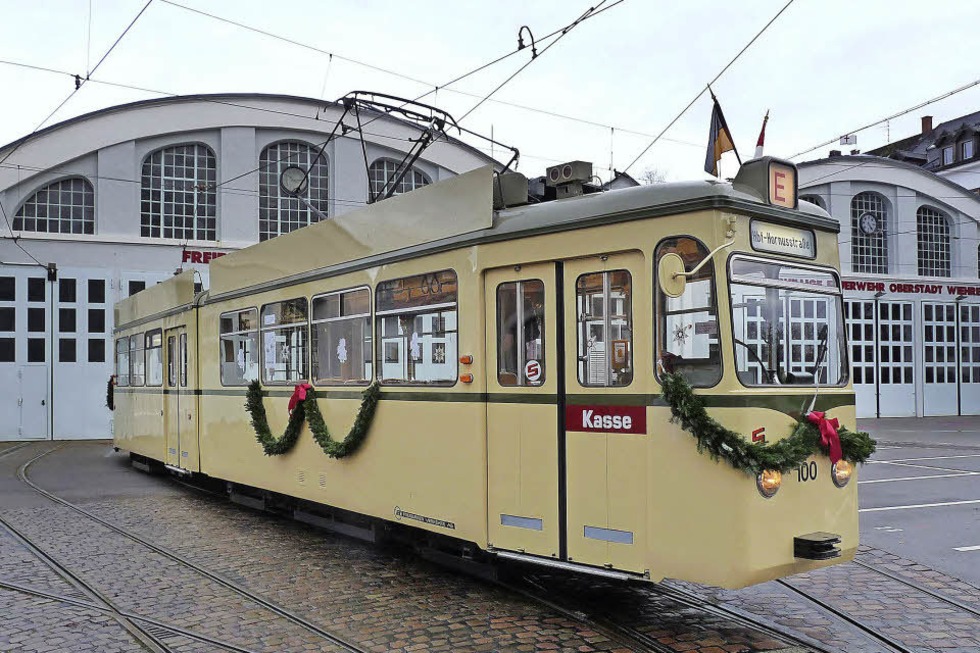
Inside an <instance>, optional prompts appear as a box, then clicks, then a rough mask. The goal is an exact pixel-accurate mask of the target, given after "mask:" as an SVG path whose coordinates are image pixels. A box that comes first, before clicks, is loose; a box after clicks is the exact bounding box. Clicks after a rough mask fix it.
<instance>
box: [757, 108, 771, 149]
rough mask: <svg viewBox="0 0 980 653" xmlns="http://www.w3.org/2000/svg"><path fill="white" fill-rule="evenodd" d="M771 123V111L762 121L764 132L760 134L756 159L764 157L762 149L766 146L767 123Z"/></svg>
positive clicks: (767, 112)
mask: <svg viewBox="0 0 980 653" xmlns="http://www.w3.org/2000/svg"><path fill="white" fill-rule="evenodd" d="M767 122H769V111H768V110H767V111H766V117H765V118H763V119H762V131H760V132H759V141H758V142H757V143H756V144H755V158H757V159H758V158H759V157H761V156H762V147H763V146H764V145H765V144H766V123H767Z"/></svg>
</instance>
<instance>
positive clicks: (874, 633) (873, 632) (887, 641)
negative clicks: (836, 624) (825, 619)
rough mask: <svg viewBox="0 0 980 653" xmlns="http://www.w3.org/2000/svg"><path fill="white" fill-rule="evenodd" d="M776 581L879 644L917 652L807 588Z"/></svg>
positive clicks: (906, 652) (907, 652) (900, 651)
mask: <svg viewBox="0 0 980 653" xmlns="http://www.w3.org/2000/svg"><path fill="white" fill-rule="evenodd" d="M776 582H777V583H778V584H779V585H781V586H783V587H785V588H786V589H788V590H790V591H791V592H793V593H794V594H796V595H798V596H800V597H802V598H803V599H805V600H807V601H808V602H810V603H812V604H813V605H816V606H818V607H819V608H821V609H822V610H824V611H825V612H828V613H830V614H832V615H834V616H835V617H836V618H837V619H839V620H841V621H843V622H845V623H847V624H848V625H850V626H852V627H854V628H857V629H858V630H859V631H861V632H862V633H864V634H865V635H867V636H868V637H871V638H872V639H873V640H875V641H877V642H878V643H879V644H881V645H883V646H885V647H886V648H887V649H888V650H890V651H894V652H895V653H916V652H915V651H914V650H913V649H910V648H908V647H907V646H905V645H904V644H902V643H901V642H899V641H897V640H895V639H894V638H893V637H889V636H888V635H886V634H884V633H882V632H881V631H880V630H878V629H877V628H872V627H871V626H869V625H867V624H866V623H864V622H862V621H860V620H858V619H855V618H854V617H852V616H851V615H849V614H847V613H846V612H844V611H843V610H839V609H837V608H835V607H834V606H832V605H830V604H829V603H828V602H826V601H824V600H823V599H821V598H818V597H816V596H813V595H812V594H810V593H809V592H807V591H806V590H803V589H800V588H799V587H797V586H796V585H793V584H792V583H790V582H788V581H785V580H782V579H780V580H777V581H776Z"/></svg>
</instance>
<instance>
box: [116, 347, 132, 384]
mask: <svg viewBox="0 0 980 653" xmlns="http://www.w3.org/2000/svg"><path fill="white" fill-rule="evenodd" d="M116 385H120V386H125V385H129V338H120V339H119V340H117V341H116Z"/></svg>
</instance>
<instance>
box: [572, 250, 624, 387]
mask: <svg viewBox="0 0 980 653" xmlns="http://www.w3.org/2000/svg"><path fill="white" fill-rule="evenodd" d="M632 286H633V282H632V277H631V275H630V273H629V272H627V271H626V270H614V271H612V272H594V273H592V274H583V275H582V276H580V277H579V278H578V281H577V282H576V284H575V309H576V314H577V315H578V325H577V326H578V328H577V331H578V382H579V383H581V384H582V385H584V386H613V387H615V386H627V385H629V384H630V383H632V382H633V301H632V296H633V287H632Z"/></svg>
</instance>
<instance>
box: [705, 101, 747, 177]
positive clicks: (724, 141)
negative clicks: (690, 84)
mask: <svg viewBox="0 0 980 653" xmlns="http://www.w3.org/2000/svg"><path fill="white" fill-rule="evenodd" d="M711 101H712V102H713V103H714V108H712V110H711V130H710V131H709V132H708V151H707V153H706V154H705V157H704V171H705V172H708V173H711V174H712V175H714V176H715V177H717V176H718V161H719V160H720V159H721V155H722V154H724V153H725V152H735V158H737V159H738V162H739V164H741V163H742V157H740V156H739V155H738V150H737V149H735V139H734V138H732V132H731V130H729V129H728V123H727V122H725V114H724V113H722V111H721V105H720V104H718V98H716V97H715V94H714V93H712V94H711Z"/></svg>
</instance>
